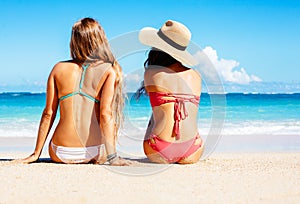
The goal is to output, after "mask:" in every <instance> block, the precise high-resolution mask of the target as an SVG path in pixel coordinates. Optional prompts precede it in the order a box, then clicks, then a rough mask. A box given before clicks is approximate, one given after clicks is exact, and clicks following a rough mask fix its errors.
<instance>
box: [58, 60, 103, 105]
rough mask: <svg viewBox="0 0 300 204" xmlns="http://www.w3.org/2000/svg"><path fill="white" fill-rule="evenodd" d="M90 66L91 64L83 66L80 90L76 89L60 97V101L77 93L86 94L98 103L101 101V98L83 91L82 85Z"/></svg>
mask: <svg viewBox="0 0 300 204" xmlns="http://www.w3.org/2000/svg"><path fill="white" fill-rule="evenodd" d="M89 66H90V65H89V64H87V65H83V66H82V68H83V72H82V74H81V79H80V84H79V90H78V91H74V92H72V93H69V94H67V95H64V96H62V97H60V98H59V101H62V100H64V99H66V98H69V97H72V96H75V95H77V94H79V95H82V96H84V97H87V98H88V99H90V100H92V101H94V102H96V103H99V100H97V99H95V98H94V97H92V96H90V95H88V94H87V93H84V92H83V91H82V85H83V81H84V76H85V73H86V70H87V68H88V67H89Z"/></svg>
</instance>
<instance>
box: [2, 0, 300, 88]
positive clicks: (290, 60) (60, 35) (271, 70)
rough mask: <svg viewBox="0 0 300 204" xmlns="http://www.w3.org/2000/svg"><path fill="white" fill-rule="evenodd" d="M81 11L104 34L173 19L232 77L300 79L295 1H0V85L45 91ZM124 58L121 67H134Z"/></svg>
mask: <svg viewBox="0 0 300 204" xmlns="http://www.w3.org/2000/svg"><path fill="white" fill-rule="evenodd" d="M83 17H93V18H96V19H97V20H98V21H99V22H100V23H101V25H102V26H103V27H104V29H105V31H106V34H107V37H108V39H112V38H114V37H116V36H119V35H122V34H124V33H127V32H130V31H137V30H139V29H141V28H142V27H145V26H151V27H156V28H159V27H160V26H161V25H162V24H163V23H164V22H165V21H166V20H167V19H173V20H177V21H180V22H182V23H184V24H185V25H187V26H188V27H189V28H190V30H191V31H192V41H193V42H194V43H196V44H198V45H199V46H200V47H201V48H205V49H206V50H208V51H210V53H214V55H215V57H217V62H218V63H219V62H222V59H224V60H227V61H230V62H236V63H233V64H232V67H230V68H229V69H230V70H229V73H228V74H229V75H230V74H232V73H234V71H236V72H237V73H242V72H243V71H242V69H243V70H244V71H245V72H246V75H248V76H251V75H253V76H255V77H257V78H259V79H260V80H261V81H262V83H267V82H277V84H278V82H284V83H294V82H296V83H298V82H299V81H300V80H299V71H298V69H299V68H300V60H299V59H300V51H299V45H300V1H297V0H295V1H291V0H273V1H270V0H266V1H264V0H260V1H256V0H253V1H250V0H249V1H242V0H235V1H233V0H231V1H230V0H228V1H226V0H223V1H220V0H217V1H213V0H185V1H174V0H173V1H171V0H165V1H159V0H151V1H133V0H132V1H124V0H123V1H110V2H108V1H58V0H52V1H32V0H24V1H21V0H20V1H16V0H0V56H1V66H0V67H1V68H0V69H1V75H0V91H1V92H2V91H12V90H15V91H18V90H22V91H26V90H27V89H28V91H42V90H43V89H44V85H45V82H46V79H47V76H48V74H49V72H50V70H51V68H52V67H53V65H54V64H55V63H56V62H58V61H60V60H66V59H69V40H70V32H71V27H72V25H73V24H74V22H76V21H77V20H78V19H80V18H83ZM137 59H139V58H137ZM143 60H144V59H141V60H140V61H139V60H137V62H135V63H137V64H142V63H143ZM224 60H223V61H224ZM127 61H128V60H127ZM121 63H122V61H121ZM124 63H125V64H124V65H123V66H124V72H125V73H129V72H131V71H132V70H131V68H130V66H128V64H126V63H128V62H125V61H124ZM121 65H122V64H121ZM222 68H224V67H223V66H222V65H220V69H222ZM224 80H226V76H224ZM229 82H234V83H235V81H229ZM236 82H238V81H236ZM250 84H251V83H250ZM298 85H299V83H298Z"/></svg>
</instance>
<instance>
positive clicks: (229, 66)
mask: <svg viewBox="0 0 300 204" xmlns="http://www.w3.org/2000/svg"><path fill="white" fill-rule="evenodd" d="M203 54H205V55H206V56H207V57H208V58H209V60H210V63H211V64H212V65H213V66H214V68H215V69H216V71H217V72H218V74H219V75H220V77H221V78H222V79H223V81H224V82H232V83H237V84H249V83H250V82H261V81H262V80H261V79H260V78H259V77H258V76H256V75H253V74H251V75H249V74H248V73H247V71H246V70H245V68H244V67H242V68H240V69H239V68H238V67H239V65H240V63H239V62H237V61H235V60H228V59H223V58H219V56H218V54H217V51H216V50H214V49H213V48H212V47H210V46H207V47H205V48H204V49H203V53H200V52H199V53H197V56H198V57H199V56H200V57H199V60H200V62H201V60H203V59H204V58H205V57H204V56H203ZM210 63H209V64H210ZM205 65H208V63H207V62H206V63H205ZM210 66H211V65H210ZM207 71H208V70H206V71H205V72H207ZM206 75H211V74H209V73H206Z"/></svg>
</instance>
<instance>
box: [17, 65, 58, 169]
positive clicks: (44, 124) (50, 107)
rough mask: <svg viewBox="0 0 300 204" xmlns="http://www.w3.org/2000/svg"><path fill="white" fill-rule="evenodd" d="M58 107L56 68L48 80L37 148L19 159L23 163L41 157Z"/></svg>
mask: <svg viewBox="0 0 300 204" xmlns="http://www.w3.org/2000/svg"><path fill="white" fill-rule="evenodd" d="M57 108H58V96H57V88H56V85H55V79H54V69H53V70H52V72H51V73H50V75H49V78H48V82H47V93H46V106H45V109H44V111H43V114H42V118H41V121H40V126H39V130H38V136H37V141H36V146H35V150H34V152H33V154H31V155H30V156H29V157H27V158H24V159H21V160H19V161H20V162H21V163H26V164H28V163H31V162H35V161H37V160H38V158H39V157H40V155H41V153H42V149H43V147H44V144H45V142H46V139H47V136H48V134H49V132H50V129H51V127H52V125H53V122H54V120H55V117H56V112H57Z"/></svg>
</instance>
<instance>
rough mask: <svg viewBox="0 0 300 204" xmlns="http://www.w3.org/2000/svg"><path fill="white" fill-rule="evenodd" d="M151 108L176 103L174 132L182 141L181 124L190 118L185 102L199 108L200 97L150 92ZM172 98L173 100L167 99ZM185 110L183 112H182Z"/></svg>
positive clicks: (177, 138)
mask: <svg viewBox="0 0 300 204" xmlns="http://www.w3.org/2000/svg"><path fill="white" fill-rule="evenodd" d="M148 94H149V98H150V103H151V106H152V107H154V106H160V105H162V104H165V103H174V126H173V132H174V133H175V135H176V140H179V139H180V131H179V122H180V121H181V120H184V119H185V118H186V117H188V113H187V110H186V107H185V102H191V103H193V104H195V105H197V106H198V104H199V101H200V96H196V95H193V94H179V93H165V92H149V93H148ZM165 97H172V98H173V99H165ZM182 110H183V112H182Z"/></svg>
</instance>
